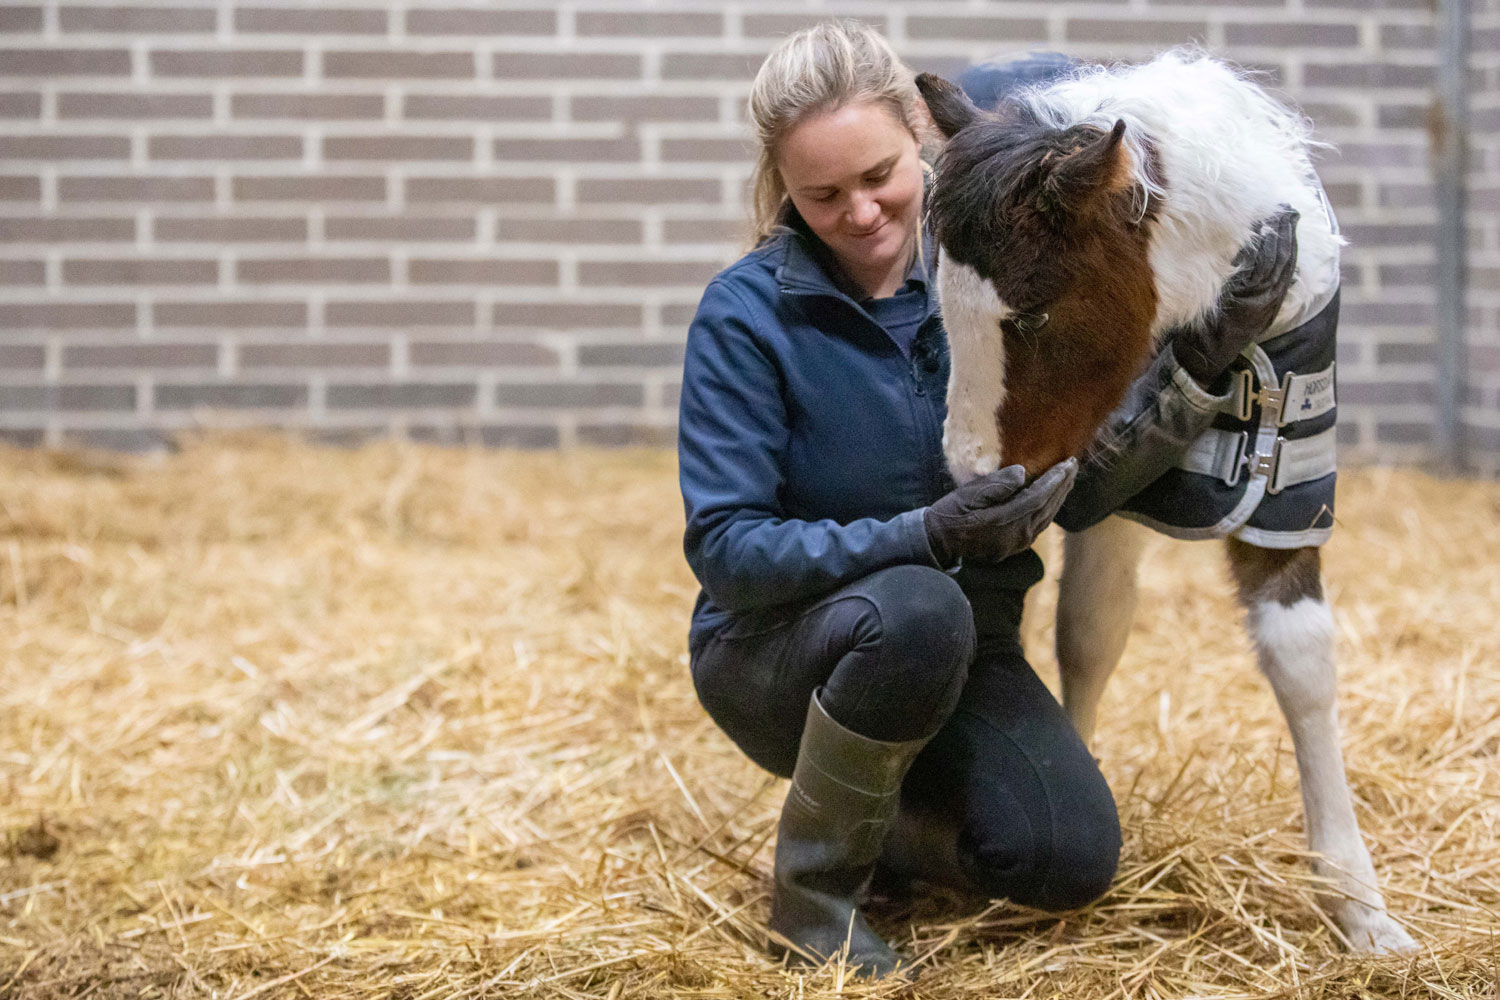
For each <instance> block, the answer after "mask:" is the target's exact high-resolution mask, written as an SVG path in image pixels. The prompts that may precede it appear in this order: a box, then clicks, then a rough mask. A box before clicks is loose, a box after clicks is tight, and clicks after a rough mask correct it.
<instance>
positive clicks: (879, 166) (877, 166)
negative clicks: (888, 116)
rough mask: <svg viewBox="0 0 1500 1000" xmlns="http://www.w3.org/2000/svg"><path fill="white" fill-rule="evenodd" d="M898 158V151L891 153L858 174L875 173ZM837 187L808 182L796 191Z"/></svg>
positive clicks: (824, 189)
mask: <svg viewBox="0 0 1500 1000" xmlns="http://www.w3.org/2000/svg"><path fill="white" fill-rule="evenodd" d="M899 159H901V154H900V153H892V154H891V155H890V156H887V157H886V158H885V159H883V160H881V161H880V162H879V163H877V164H875V165H874V166H873V167H871V168H870V169H868V170H865V171H862V172H861V174H860V176H864V174H873V173H877V172H879V171H881V170H883V169H885V168H886V167H892V166H895V164H896V161H897V160H899ZM837 188H838V185H837V184H809V185H807V186H805V187H800V188H798V189H797V191H798V193H799V194H812V193H813V192H815V191H833V190H835V189H837Z"/></svg>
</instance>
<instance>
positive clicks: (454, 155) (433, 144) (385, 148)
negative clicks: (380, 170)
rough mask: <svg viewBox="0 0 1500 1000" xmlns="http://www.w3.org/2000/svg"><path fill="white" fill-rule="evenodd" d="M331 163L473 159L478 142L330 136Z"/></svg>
mask: <svg viewBox="0 0 1500 1000" xmlns="http://www.w3.org/2000/svg"><path fill="white" fill-rule="evenodd" d="M323 158H324V159H327V160H472V159H473V158H474V140H473V139H471V138H469V137H467V136H456V135H368V136H329V137H327V138H325V139H324V140H323Z"/></svg>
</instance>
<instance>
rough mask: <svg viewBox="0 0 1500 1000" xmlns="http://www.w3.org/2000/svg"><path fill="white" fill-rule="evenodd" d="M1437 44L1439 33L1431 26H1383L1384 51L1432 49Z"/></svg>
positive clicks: (1381, 30)
mask: <svg viewBox="0 0 1500 1000" xmlns="http://www.w3.org/2000/svg"><path fill="white" fill-rule="evenodd" d="M1436 44H1437V32H1435V31H1434V30H1433V26H1432V25H1430V24H1382V25H1381V26H1380V47H1381V48H1382V49H1431V48H1433V47H1434V46H1436Z"/></svg>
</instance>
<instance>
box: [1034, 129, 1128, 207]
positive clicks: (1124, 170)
mask: <svg viewBox="0 0 1500 1000" xmlns="http://www.w3.org/2000/svg"><path fill="white" fill-rule="evenodd" d="M1124 137H1125V122H1124V121H1123V120H1120V121H1116V122H1115V127H1114V128H1112V129H1110V130H1109V132H1108V133H1106V134H1105V135H1103V136H1101V137H1099V138H1098V139H1096V140H1095V141H1094V142H1092V143H1090V144H1089V145H1087V146H1085V147H1083V148H1082V149H1080V150H1078V151H1077V152H1075V153H1069V154H1068V155H1067V156H1066V157H1064V158H1063V160H1062V161H1061V162H1060V163H1058V165H1057V166H1056V167H1054V168H1053V169H1052V173H1050V174H1049V175H1048V176H1047V179H1046V181H1044V182H1043V184H1042V191H1043V199H1044V201H1045V202H1046V203H1047V204H1048V206H1049V207H1057V208H1061V209H1064V210H1077V209H1079V208H1082V207H1083V206H1084V205H1086V204H1087V203H1088V202H1089V201H1091V200H1092V199H1093V197H1094V196H1095V195H1097V194H1100V193H1103V192H1105V191H1113V190H1115V189H1117V188H1119V187H1122V186H1124V185H1125V184H1128V183H1129V182H1130V154H1129V153H1128V152H1127V151H1126V149H1125V147H1124V145H1122V144H1121V141H1120V140H1121V139H1123V138H1124Z"/></svg>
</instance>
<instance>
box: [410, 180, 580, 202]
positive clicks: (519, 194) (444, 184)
mask: <svg viewBox="0 0 1500 1000" xmlns="http://www.w3.org/2000/svg"><path fill="white" fill-rule="evenodd" d="M556 197H557V192H556V181H554V180H553V179H552V178H550V177H408V178H407V179H406V200H407V201H408V202H423V203H432V204H436V203H439V202H444V203H450V202H451V203H461V204H503V203H506V202H514V203H518V204H524V205H535V204H537V203H547V202H551V201H552V200H554V199H555V198H556Z"/></svg>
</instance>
